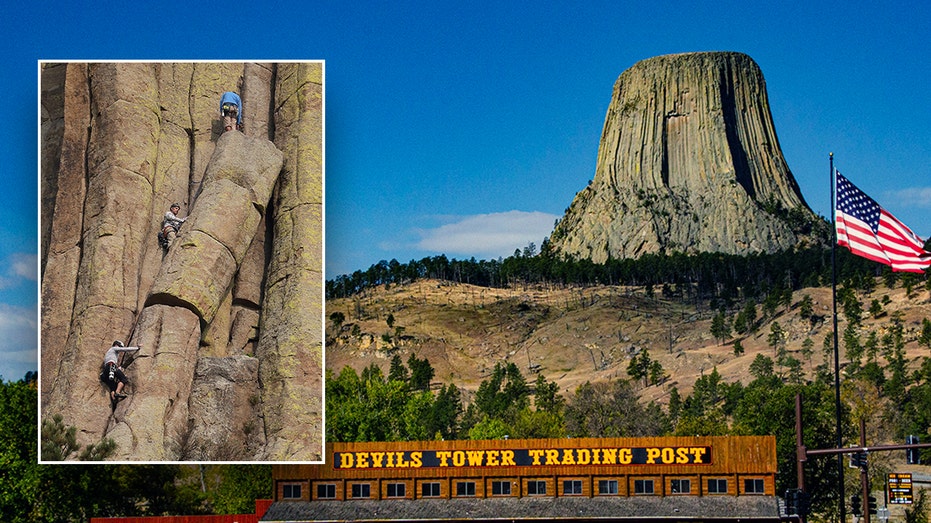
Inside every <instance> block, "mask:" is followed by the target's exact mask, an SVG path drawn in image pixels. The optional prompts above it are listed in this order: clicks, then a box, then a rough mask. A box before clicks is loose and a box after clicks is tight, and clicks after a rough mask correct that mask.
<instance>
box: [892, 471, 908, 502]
mask: <svg viewBox="0 0 931 523" xmlns="http://www.w3.org/2000/svg"><path fill="white" fill-rule="evenodd" d="M886 489H887V490H888V492H889V504H890V505H911V504H912V499H913V497H912V475H911V473H910V472H890V473H889V475H888V476H887V477H886Z"/></svg>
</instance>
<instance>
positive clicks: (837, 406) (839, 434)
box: [829, 153, 847, 522]
mask: <svg viewBox="0 0 931 523" xmlns="http://www.w3.org/2000/svg"><path fill="white" fill-rule="evenodd" d="M829 157H830V161H829V163H830V166H831V230H832V233H831V303H832V309H831V310H832V312H833V317H834V318H833V320H834V418H835V421H836V424H837V425H836V439H837V442H836V443H837V448H842V447H843V431H842V430H841V403H840V354H839V351H838V348H837V202H836V201H835V198H836V194H835V191H836V187H837V176H836V175H835V172H834V153H830V154H829ZM837 480H838V486H837V489H838V492H839V496H838V501H837V504H838V507H839V509H840V521H841V522H844V521H846V520H847V506H846V503H845V502H844V497H845V493H844V455H843V454H838V455H837Z"/></svg>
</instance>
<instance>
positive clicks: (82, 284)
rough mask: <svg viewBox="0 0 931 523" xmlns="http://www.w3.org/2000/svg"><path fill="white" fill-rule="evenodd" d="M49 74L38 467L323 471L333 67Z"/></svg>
mask: <svg viewBox="0 0 931 523" xmlns="http://www.w3.org/2000/svg"><path fill="white" fill-rule="evenodd" d="M38 68H39V91H40V92H39V119H40V136H39V141H40V172H39V190H40V199H41V209H40V249H41V253H40V260H39V264H40V267H39V270H40V277H41V304H40V307H41V312H40V320H41V327H40V366H39V381H40V384H39V394H40V407H39V414H40V416H39V418H40V424H41V426H40V444H41V452H40V462H42V463H53V462H62V461H91V462H132V463H136V462H158V463H170V462H287V463H293V462H312V463H313V462H321V461H322V455H323V444H324V436H323V433H324V427H323V383H324V380H323V372H324V370H323V369H324V364H323V277H324V276H323V275H324V270H323V264H324V246H323V236H324V231H323V215H324V214H323V213H324V63H323V61H302V62H277V63H257V62H159V63H156V62H93V63H86V62H70V61H69V62H45V61H42V62H39V64H38Z"/></svg>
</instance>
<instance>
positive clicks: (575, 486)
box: [562, 479, 582, 496]
mask: <svg viewBox="0 0 931 523" xmlns="http://www.w3.org/2000/svg"><path fill="white" fill-rule="evenodd" d="M562 494H563V496H574V495H580V494H582V480H580V479H567V480H566V481H563V482H562Z"/></svg>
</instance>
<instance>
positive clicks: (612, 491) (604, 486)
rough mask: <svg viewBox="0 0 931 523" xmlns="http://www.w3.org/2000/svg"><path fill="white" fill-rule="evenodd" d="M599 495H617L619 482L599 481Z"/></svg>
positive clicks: (613, 480)
mask: <svg viewBox="0 0 931 523" xmlns="http://www.w3.org/2000/svg"><path fill="white" fill-rule="evenodd" d="M598 495H600V496H610V495H617V480H616V479H599V480H598Z"/></svg>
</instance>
